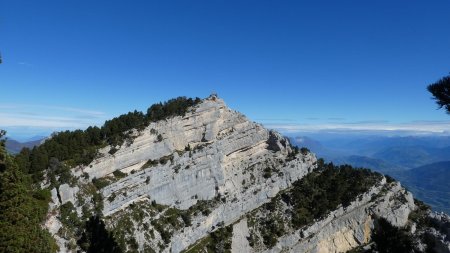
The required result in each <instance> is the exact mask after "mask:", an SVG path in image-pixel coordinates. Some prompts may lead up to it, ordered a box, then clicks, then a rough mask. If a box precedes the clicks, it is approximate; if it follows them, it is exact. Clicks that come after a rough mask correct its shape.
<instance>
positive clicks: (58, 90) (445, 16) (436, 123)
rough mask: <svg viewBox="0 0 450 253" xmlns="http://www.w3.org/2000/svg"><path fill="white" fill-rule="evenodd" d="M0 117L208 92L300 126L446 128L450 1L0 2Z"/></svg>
mask: <svg viewBox="0 0 450 253" xmlns="http://www.w3.org/2000/svg"><path fill="white" fill-rule="evenodd" d="M0 10H1V11H0V52H1V54H2V58H3V64H1V65H0V87H1V93H2V96H1V97H2V99H1V100H0V128H6V129H8V131H9V132H10V135H11V136H19V135H26V134H28V135H33V134H39V133H45V132H48V131H50V130H57V129H64V128H71V127H72V128H76V127H84V126H87V125H89V124H98V123H102V122H103V121H104V120H105V119H108V118H111V117H113V116H117V115H119V114H121V113H125V112H127V111H130V110H133V109H138V110H145V109H146V108H147V107H148V106H149V105H151V104H152V103H154V102H158V101H161V100H166V99H168V98H171V97H176V96H179V95H186V96H198V97H206V96H208V95H209V94H210V93H211V92H213V91H215V92H217V93H218V94H219V96H220V97H222V98H224V99H225V101H226V102H227V104H228V105H229V106H230V107H232V108H233V109H236V110H238V111H241V112H243V113H244V114H246V115H248V116H249V117H250V118H251V119H252V120H255V121H259V122H262V123H264V124H266V125H267V126H270V127H275V128H279V129H284V130H286V131H288V130H291V131H294V130H296V129H297V127H298V128H302V127H305V126H306V128H310V129H319V128H333V127H336V128H339V127H343V126H344V127H345V126H351V127H349V129H352V128H356V129H357V128H359V127H362V128H364V126H366V128H374V129H387V130H389V129H391V130H392V129H397V128H399V127H400V128H402V127H406V128H411V129H415V128H418V129H419V128H420V129H421V130H427V129H430V130H433V129H434V130H437V131H442V130H444V131H445V130H447V131H448V130H450V123H449V120H450V116H449V115H446V114H445V112H444V111H442V110H441V111H438V110H436V105H435V104H434V102H433V101H432V100H431V99H430V94H429V93H428V92H427V91H426V85H427V84H429V83H431V82H434V81H436V80H437V79H439V78H441V77H442V76H444V75H447V74H448V73H449V72H450V32H449V29H450V15H449V12H450V1H447V0H437V1H414V0H413V1H411V0H399V1H392V0H391V1H356V0H355V1H345V0H344V1H331V0H330V1H270V2H269V1H184V0H183V1H80V0H77V1H75V0H73V1H45V0H43V1H31V0H30V1H21V0H14V1H12V0H4V1H1V2H0Z"/></svg>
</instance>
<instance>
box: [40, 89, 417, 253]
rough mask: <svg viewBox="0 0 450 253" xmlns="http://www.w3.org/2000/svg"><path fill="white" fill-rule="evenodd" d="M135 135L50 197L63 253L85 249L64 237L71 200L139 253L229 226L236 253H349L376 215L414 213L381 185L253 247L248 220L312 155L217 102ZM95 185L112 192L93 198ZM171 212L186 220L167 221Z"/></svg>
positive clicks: (400, 195) (305, 169) (176, 246)
mask: <svg viewBox="0 0 450 253" xmlns="http://www.w3.org/2000/svg"><path fill="white" fill-rule="evenodd" d="M132 136H133V138H132V139H130V140H127V141H125V143H124V144H123V145H122V146H120V147H115V148H117V151H116V152H109V151H110V150H111V148H112V147H109V146H108V147H105V148H103V149H101V150H100V151H99V156H98V158H97V159H95V160H94V161H93V162H92V163H91V164H89V165H88V166H85V167H76V168H74V169H73V175H74V176H75V177H77V183H76V184H75V185H72V186H69V185H67V184H65V185H61V186H60V187H59V189H58V190H56V189H54V190H53V191H52V198H53V203H52V204H51V205H50V210H49V215H48V217H49V218H48V220H47V223H46V226H47V227H48V228H49V230H50V232H51V233H52V234H53V235H54V236H55V237H56V239H57V242H58V244H59V246H60V251H61V252H76V250H79V248H78V247H77V246H76V244H75V243H74V240H75V239H74V238H73V237H71V236H70V233H63V232H61V231H64V230H63V229H62V228H64V225H63V224H62V223H61V222H60V221H59V218H58V217H59V216H58V215H59V210H60V207H61V205H63V204H65V203H68V202H71V203H73V204H74V206H75V208H76V211H77V213H78V215H79V217H82V216H83V215H85V216H86V210H89V211H90V212H92V209H93V208H94V204H93V203H94V202H96V201H97V202H98V201H99V200H98V199H101V205H100V206H101V207H100V208H101V210H100V211H101V214H102V215H103V217H104V220H105V223H106V225H107V228H108V229H110V230H111V231H113V232H114V233H115V235H116V237H117V238H118V239H119V241H120V242H124V241H126V242H127V243H128V242H130V241H132V246H133V247H134V250H137V251H139V252H153V251H154V252H181V251H183V250H186V249H192V247H193V245H194V246H195V245H197V244H201V243H202V242H203V241H205V238H208V236H209V234H210V233H211V232H214V231H217V229H218V228H224V227H232V228H233V229H232V235H231V237H230V242H229V247H230V250H231V251H232V252H345V251H347V250H349V249H352V248H354V247H356V246H359V245H363V244H366V243H367V242H369V240H370V236H371V234H372V230H373V227H374V220H375V219H376V218H377V217H384V218H385V219H386V220H388V221H389V222H390V223H391V224H393V225H395V226H404V225H405V224H406V223H407V222H408V215H409V213H410V212H411V211H412V210H414V208H415V205H414V201H413V198H412V196H411V194H410V193H409V192H407V191H405V190H404V189H403V188H402V187H401V186H400V185H399V184H390V185H388V184H387V183H386V182H385V180H384V179H383V180H382V181H381V182H380V183H379V184H378V185H377V186H374V187H372V188H371V190H370V191H368V192H367V193H365V194H364V195H363V196H361V197H360V198H358V200H356V201H354V202H352V203H351V205H350V206H347V207H346V208H342V207H340V208H338V209H337V210H333V211H332V212H331V213H330V214H329V215H328V216H327V217H326V218H324V219H322V220H317V221H315V223H314V224H312V225H310V226H308V227H306V228H303V229H302V230H301V231H300V230H298V231H288V232H287V233H286V234H285V235H282V236H281V237H280V238H279V240H278V243H277V244H276V245H275V246H274V247H272V248H270V249H268V248H254V247H252V246H251V245H250V244H249V241H248V237H249V236H250V234H251V232H252V231H251V230H250V229H249V226H248V223H247V217H250V216H251V213H252V212H253V211H254V210H256V209H257V208H259V207H261V206H262V205H263V204H264V203H267V202H269V201H270V200H271V199H272V198H273V197H275V196H276V195H277V194H278V193H280V192H281V191H284V190H288V189H289V188H290V187H291V186H292V184H293V183H294V182H295V181H297V180H299V179H301V178H302V177H304V176H305V175H307V174H308V173H310V172H311V171H313V170H314V169H315V168H316V167H317V160H316V157H315V155H314V154H312V153H309V152H300V153H298V152H295V150H294V149H293V147H291V145H290V143H289V140H288V139H287V138H285V137H283V136H282V135H280V134H279V133H277V132H275V131H271V130H268V129H265V128H264V127H263V126H262V125H260V124H258V123H255V122H252V121H250V120H249V119H247V118H246V117H245V116H244V115H242V114H240V113H238V112H236V111H233V110H231V109H229V108H228V107H227V106H226V105H225V103H224V101H223V100H221V99H220V98H218V97H217V96H211V97H209V98H207V99H204V100H203V101H202V102H201V103H200V104H198V105H196V106H194V107H192V108H190V109H189V111H188V112H187V113H186V114H185V115H183V116H176V117H172V118H169V119H166V120H162V121H158V122H153V123H150V125H149V126H148V127H147V128H145V129H144V130H142V131H137V130H134V131H133V133H132ZM110 153H112V154H110ZM118 172H121V173H120V174H118ZM119 175H121V176H119ZM93 179H94V180H99V179H108V181H107V182H108V184H107V185H106V186H104V187H102V188H101V189H100V190H96V188H95V187H94V186H93V184H92V180H93ZM382 189H384V190H383V194H379V193H380V192H381V191H382ZM95 194H97V195H96V196H94V195H95ZM375 195H377V198H374V197H373V196H375ZM99 196H100V198H99ZM97 206H98V203H97ZM205 206H206V207H205ZM169 213H171V214H174V213H175V214H183V215H184V216H183V215H181V216H180V215H178V216H174V217H176V218H173V219H169V218H167V217H169ZM180 217H181V218H180ZM186 217H188V218H186ZM163 221H164V222H166V223H163ZM124 224H126V225H124ZM180 224H181V225H180ZM166 232H167V233H166ZM121 240H122V241H121ZM74 244H75V246H74ZM127 245H128V246H126V247H127V249H128V250H130V249H131V248H129V247H131V246H130V245H129V244H127ZM150 249H151V250H153V251H151V250H150ZM194 252H195V251H194Z"/></svg>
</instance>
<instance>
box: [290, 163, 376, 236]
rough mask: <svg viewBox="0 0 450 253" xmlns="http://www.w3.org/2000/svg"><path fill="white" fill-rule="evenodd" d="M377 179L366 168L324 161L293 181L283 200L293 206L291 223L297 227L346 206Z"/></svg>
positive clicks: (374, 174)
mask: <svg viewBox="0 0 450 253" xmlns="http://www.w3.org/2000/svg"><path fill="white" fill-rule="evenodd" d="M380 179H381V175H380V174H379V173H375V172H372V171H370V170H368V169H354V168H352V167H351V166H350V165H341V166H339V167H338V166H334V165H333V164H332V163H330V164H324V165H323V166H322V167H320V168H319V171H316V172H312V173H310V174H308V175H307V176H305V177H304V178H302V179H301V180H299V181H297V182H295V183H294V187H293V189H292V191H291V192H290V193H289V194H284V195H283V200H284V201H285V202H288V203H290V204H291V205H293V207H294V210H295V211H294V213H293V216H292V222H293V225H294V227H295V228H300V227H302V226H304V225H306V224H308V223H310V222H312V221H313V220H314V219H319V218H322V217H324V216H325V215H326V214H328V212H329V211H331V210H334V209H336V208H337V207H338V206H339V205H340V204H342V205H343V206H344V207H345V206H348V205H349V204H350V202H351V201H353V200H355V199H356V197H357V196H358V195H360V194H362V193H364V192H366V191H367V190H369V189H370V187H372V186H373V185H374V184H375V183H376V182H378V181H379V180H380Z"/></svg>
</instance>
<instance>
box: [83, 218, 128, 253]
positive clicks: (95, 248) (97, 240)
mask: <svg viewBox="0 0 450 253" xmlns="http://www.w3.org/2000/svg"><path fill="white" fill-rule="evenodd" d="M77 243H78V245H79V246H80V247H81V249H83V250H84V251H86V252H87V253H102V252H104V253H119V252H123V251H122V249H121V248H120V247H119V245H118V244H117V242H116V240H115V239H114V236H113V234H112V233H111V232H108V231H107V230H106V228H105V223H104V222H103V220H101V219H100V218H99V217H98V216H92V217H90V218H89V220H88V221H86V224H85V229H84V231H83V232H82V235H81V238H80V239H79V240H78V242H77Z"/></svg>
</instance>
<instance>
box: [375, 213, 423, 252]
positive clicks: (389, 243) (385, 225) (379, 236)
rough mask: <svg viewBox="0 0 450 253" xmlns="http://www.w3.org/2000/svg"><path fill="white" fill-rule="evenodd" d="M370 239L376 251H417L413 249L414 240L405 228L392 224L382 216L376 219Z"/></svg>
mask: <svg viewBox="0 0 450 253" xmlns="http://www.w3.org/2000/svg"><path fill="white" fill-rule="evenodd" d="M372 240H373V241H374V242H375V243H376V248H377V249H376V250H377V251H378V252H386V253H390V252H392V253H396V252H418V251H415V250H414V242H413V240H412V237H411V235H410V233H409V232H408V231H407V230H406V229H402V228H397V227H394V226H392V225H391V224H390V223H389V222H388V221H387V220H385V219H384V218H380V219H378V220H377V226H376V228H375V231H374V234H373V235H372Z"/></svg>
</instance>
